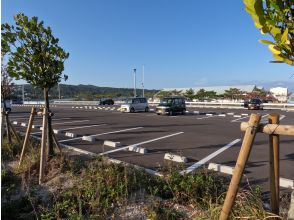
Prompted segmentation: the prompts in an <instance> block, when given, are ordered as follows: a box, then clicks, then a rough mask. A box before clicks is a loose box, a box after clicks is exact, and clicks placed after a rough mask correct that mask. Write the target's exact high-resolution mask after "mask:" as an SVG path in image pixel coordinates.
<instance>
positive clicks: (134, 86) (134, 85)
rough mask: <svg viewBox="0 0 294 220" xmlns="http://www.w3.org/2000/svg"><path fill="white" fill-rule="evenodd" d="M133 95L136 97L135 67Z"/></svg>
mask: <svg viewBox="0 0 294 220" xmlns="http://www.w3.org/2000/svg"><path fill="white" fill-rule="evenodd" d="M133 70H134V97H137V92H136V71H137V70H136V69H135V68H134V69H133Z"/></svg>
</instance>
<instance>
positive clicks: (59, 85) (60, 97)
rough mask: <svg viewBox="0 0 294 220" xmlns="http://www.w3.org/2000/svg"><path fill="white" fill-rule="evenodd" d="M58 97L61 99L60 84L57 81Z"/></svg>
mask: <svg viewBox="0 0 294 220" xmlns="http://www.w3.org/2000/svg"><path fill="white" fill-rule="evenodd" d="M58 98H59V99H61V96H60V84H59V83H58Z"/></svg>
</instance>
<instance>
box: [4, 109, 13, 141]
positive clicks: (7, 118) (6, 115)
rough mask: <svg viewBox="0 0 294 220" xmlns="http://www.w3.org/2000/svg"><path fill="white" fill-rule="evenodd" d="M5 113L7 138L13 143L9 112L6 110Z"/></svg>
mask: <svg viewBox="0 0 294 220" xmlns="http://www.w3.org/2000/svg"><path fill="white" fill-rule="evenodd" d="M4 114H5V120H6V132H7V139H8V143H9V144H10V145H11V144H12V140H11V133H10V130H9V117H8V112H7V111H4Z"/></svg>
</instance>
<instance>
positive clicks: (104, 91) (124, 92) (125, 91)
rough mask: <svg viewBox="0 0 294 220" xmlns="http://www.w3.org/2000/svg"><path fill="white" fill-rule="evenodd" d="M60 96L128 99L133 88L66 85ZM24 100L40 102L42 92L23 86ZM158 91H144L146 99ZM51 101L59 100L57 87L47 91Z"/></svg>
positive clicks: (19, 91)
mask: <svg viewBox="0 0 294 220" xmlns="http://www.w3.org/2000/svg"><path fill="white" fill-rule="evenodd" d="M59 88H60V96H61V98H62V99H73V100H98V99H100V98H115V97H129V96H133V92H134V89H133V88H113V87H99V86H94V85H67V84H60V85H59ZM24 91H25V99H26V100H40V99H43V92H42V91H41V89H36V88H34V87H33V86H31V85H30V84H25V85H24ZM158 91H159V90H155V89H152V90H150V89H145V90H144V94H145V96H146V97H152V96H153V95H154V94H155V93H157V92H158ZM136 93H137V96H141V95H142V89H137V92H136ZM49 96H50V98H51V99H58V98H59V90H58V86H56V87H54V88H52V89H51V90H50V91H49ZM21 97H22V85H17V86H15V89H14V93H13V97H12V98H14V99H16V98H18V99H21Z"/></svg>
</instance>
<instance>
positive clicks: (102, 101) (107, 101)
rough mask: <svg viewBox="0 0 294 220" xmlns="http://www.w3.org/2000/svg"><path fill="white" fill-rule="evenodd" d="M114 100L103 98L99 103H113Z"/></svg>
mask: <svg viewBox="0 0 294 220" xmlns="http://www.w3.org/2000/svg"><path fill="white" fill-rule="evenodd" d="M113 104H114V101H113V100H112V99H103V100H100V103H99V105H113Z"/></svg>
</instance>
